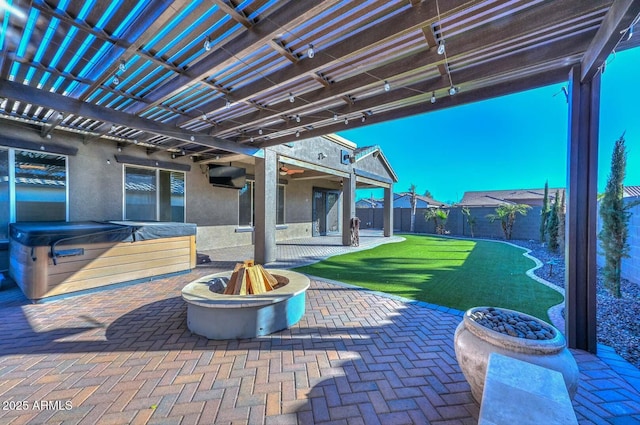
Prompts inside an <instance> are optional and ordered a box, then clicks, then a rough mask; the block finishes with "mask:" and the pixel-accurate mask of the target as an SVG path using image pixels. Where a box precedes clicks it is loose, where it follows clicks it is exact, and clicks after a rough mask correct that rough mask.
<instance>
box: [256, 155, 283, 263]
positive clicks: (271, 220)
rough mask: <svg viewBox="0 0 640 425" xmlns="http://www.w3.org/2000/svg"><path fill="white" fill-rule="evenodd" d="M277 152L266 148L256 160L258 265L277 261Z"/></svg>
mask: <svg viewBox="0 0 640 425" xmlns="http://www.w3.org/2000/svg"><path fill="white" fill-rule="evenodd" d="M277 168H278V167H277V158H276V153H275V151H273V150H271V149H267V148H265V150H264V158H256V166H255V178H256V180H255V207H254V211H255V223H254V230H253V231H254V240H255V245H254V259H255V261H256V263H258V264H267V263H272V262H274V261H276V211H277V205H276V204H277V201H276V199H277V187H278V169H277Z"/></svg>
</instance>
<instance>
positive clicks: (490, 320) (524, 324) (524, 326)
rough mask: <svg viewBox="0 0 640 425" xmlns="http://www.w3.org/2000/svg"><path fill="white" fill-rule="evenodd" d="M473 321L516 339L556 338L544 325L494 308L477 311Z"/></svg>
mask: <svg viewBox="0 0 640 425" xmlns="http://www.w3.org/2000/svg"><path fill="white" fill-rule="evenodd" d="M471 319H472V320H473V321H474V322H476V323H477V324H479V325H482V326H484V327H485V328H488V329H491V330H493V331H496V332H500V333H502V334H504V335H509V336H513V337H516V338H526V339H536V340H545V339H553V338H554V337H555V331H554V330H553V329H552V328H550V327H549V326H547V325H545V324H544V323H541V322H538V321H535V320H531V318H530V317H526V316H524V315H521V314H518V313H511V312H507V311H503V310H501V309H498V308H494V307H488V308H485V309H480V310H477V311H475V312H474V313H473V314H472V315H471Z"/></svg>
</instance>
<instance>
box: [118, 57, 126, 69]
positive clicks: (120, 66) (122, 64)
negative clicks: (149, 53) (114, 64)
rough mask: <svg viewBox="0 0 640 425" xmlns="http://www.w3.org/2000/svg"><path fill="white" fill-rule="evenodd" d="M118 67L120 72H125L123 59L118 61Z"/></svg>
mask: <svg viewBox="0 0 640 425" xmlns="http://www.w3.org/2000/svg"><path fill="white" fill-rule="evenodd" d="M118 69H119V70H120V71H122V72H125V71H126V70H127V63H126V62H125V61H124V59H122V60H121V61H120V65H118Z"/></svg>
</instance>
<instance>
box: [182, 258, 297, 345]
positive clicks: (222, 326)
mask: <svg viewBox="0 0 640 425" xmlns="http://www.w3.org/2000/svg"><path fill="white" fill-rule="evenodd" d="M269 272H270V273H271V274H272V275H273V276H275V277H276V278H277V279H278V281H283V282H286V281H287V280H288V282H287V283H286V284H284V285H282V286H279V287H277V289H274V290H273V291H269V292H267V293H264V294H259V295H225V294H221V293H217V292H214V289H213V286H215V285H216V284H217V283H218V282H219V280H218V279H217V278H229V277H230V276H231V273H232V272H231V271H229V272H223V273H216V274H212V275H208V276H204V277H201V278H200V279H198V280H195V281H193V282H191V283H189V284H188V285H187V286H185V287H184V288H183V289H182V299H184V300H185V301H186V303H187V326H188V327H189V330H190V331H191V332H193V333H195V334H198V335H201V336H204V337H206V338H209V339H244V338H254V337H256V336H260V335H268V334H270V333H273V332H277V331H281V330H283V329H287V328H290V327H291V326H293V325H295V324H296V323H298V322H299V321H300V319H301V318H302V316H303V315H304V311H305V299H306V291H307V288H309V278H308V277H306V276H305V275H303V274H300V273H296V272H292V271H289V270H278V269H273V270H269Z"/></svg>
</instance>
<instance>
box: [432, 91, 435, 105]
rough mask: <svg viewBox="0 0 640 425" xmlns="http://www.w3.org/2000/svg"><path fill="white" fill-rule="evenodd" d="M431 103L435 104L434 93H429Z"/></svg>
mask: <svg viewBox="0 0 640 425" xmlns="http://www.w3.org/2000/svg"><path fill="white" fill-rule="evenodd" d="M431 103H436V92H432V93H431Z"/></svg>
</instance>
